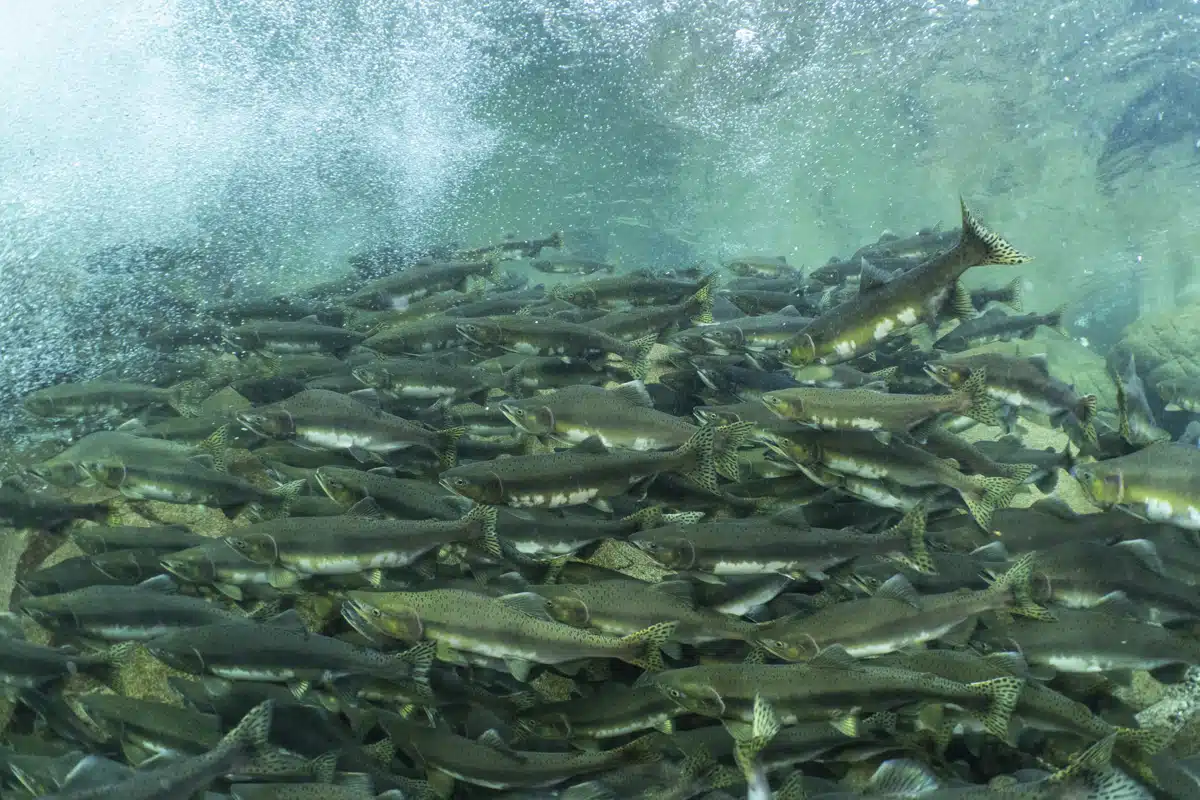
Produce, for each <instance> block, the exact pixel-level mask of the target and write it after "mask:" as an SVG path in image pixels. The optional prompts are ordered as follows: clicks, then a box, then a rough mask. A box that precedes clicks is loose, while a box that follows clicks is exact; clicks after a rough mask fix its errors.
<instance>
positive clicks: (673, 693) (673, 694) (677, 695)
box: [667, 689, 683, 700]
mask: <svg viewBox="0 0 1200 800" xmlns="http://www.w3.org/2000/svg"><path fill="white" fill-rule="evenodd" d="M667 696H668V697H670V698H672V699H675V700H682V699H683V692H681V691H680V690H678V689H667Z"/></svg>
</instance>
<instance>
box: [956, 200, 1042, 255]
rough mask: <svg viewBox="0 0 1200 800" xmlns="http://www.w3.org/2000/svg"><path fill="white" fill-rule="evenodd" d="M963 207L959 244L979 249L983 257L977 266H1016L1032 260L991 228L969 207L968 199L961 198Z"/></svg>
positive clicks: (962, 246) (960, 203) (960, 202)
mask: <svg viewBox="0 0 1200 800" xmlns="http://www.w3.org/2000/svg"><path fill="white" fill-rule="evenodd" d="M959 205H960V206H961V208H962V238H961V240H960V241H959V244H958V246H959V247H961V248H971V249H979V250H981V251H983V257H982V258H981V259H980V260H979V261H978V262H977V263H976V265H975V266H979V267H986V266H992V265H995V266H1016V265H1017V264H1024V263H1026V262H1028V261H1029V260H1030V258H1029V256H1027V255H1025V254H1024V253H1022V252H1021V251H1020V250H1018V249H1017V248H1015V247H1013V246H1012V245H1011V244H1009V243H1008V242H1006V241H1004V238H1003V237H1002V236H1000V234H998V233H996V232H995V231H992V230H989V229H988V228H987V227H986V226H985V225H984V224H983V223H982V222H980V221H979V219H978V218H976V216H975V215H974V214H972V213H971V211H970V210H969V209H968V208H967V201H966V200H963V199H962V198H961V197H960V198H959Z"/></svg>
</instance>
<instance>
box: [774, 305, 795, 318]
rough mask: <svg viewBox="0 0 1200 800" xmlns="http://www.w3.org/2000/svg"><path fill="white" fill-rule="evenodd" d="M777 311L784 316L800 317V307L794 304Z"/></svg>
mask: <svg viewBox="0 0 1200 800" xmlns="http://www.w3.org/2000/svg"><path fill="white" fill-rule="evenodd" d="M775 313H776V314H779V315H780V316H783V317H798V316H800V309H798V308H796V307H795V306H794V305H786V306H784V307H783V308H781V309H779V310H778V311H776V312H775Z"/></svg>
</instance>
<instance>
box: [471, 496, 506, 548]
mask: <svg viewBox="0 0 1200 800" xmlns="http://www.w3.org/2000/svg"><path fill="white" fill-rule="evenodd" d="M497 517H499V512H497V511H496V507H495V506H488V505H484V504H482V503H479V504H477V505H475V506H474V507H473V508H472V509H471V510H470V511H468V512H467V513H466V514H465V515H464V516H463V518H462V521H463V522H468V523H470V522H477V523H479V529H480V536H481V537H482V538H483V546H484V547H485V548H486V549H487V551H488V553H489V554H490V555H493V556H495V557H497V558H499V557H500V556H502V555H503V552H502V551H501V549H500V539H499V538H498V537H497V535H496V519H497Z"/></svg>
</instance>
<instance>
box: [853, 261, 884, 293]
mask: <svg viewBox="0 0 1200 800" xmlns="http://www.w3.org/2000/svg"><path fill="white" fill-rule="evenodd" d="M891 279H892V276H891V275H889V274H888V273H886V272H884V271H883V270H881V269H879V268H878V267H876V266H875V265H874V264H872V263H871V262H870V261H867V260H866V259H865V258H864V259H863V260H862V269H861V270H860V271H859V273H858V293H859V294H866V293H867V292H870V291H871V290H873V289H878V288H879V287H880V286H886V285H887V283H888V282H889V281H890V280H891Z"/></svg>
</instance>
